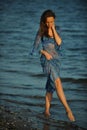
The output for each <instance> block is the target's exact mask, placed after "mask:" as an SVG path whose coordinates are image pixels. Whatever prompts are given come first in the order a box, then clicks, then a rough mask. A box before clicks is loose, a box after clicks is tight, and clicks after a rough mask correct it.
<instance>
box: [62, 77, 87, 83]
mask: <svg viewBox="0 0 87 130" xmlns="http://www.w3.org/2000/svg"><path fill="white" fill-rule="evenodd" d="M62 81H63V82H72V83H77V84H80V83H82V84H87V79H86V78H84V79H82V78H79V79H74V78H62Z"/></svg>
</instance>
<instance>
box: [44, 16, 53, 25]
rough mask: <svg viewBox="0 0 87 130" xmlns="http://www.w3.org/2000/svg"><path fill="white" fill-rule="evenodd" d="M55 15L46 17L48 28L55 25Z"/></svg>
mask: <svg viewBox="0 0 87 130" xmlns="http://www.w3.org/2000/svg"><path fill="white" fill-rule="evenodd" d="M54 20H55V19H54V17H47V19H46V23H45V24H46V26H47V27H48V28H51V27H52V26H53V25H54Z"/></svg>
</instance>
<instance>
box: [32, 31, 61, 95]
mask: <svg viewBox="0 0 87 130" xmlns="http://www.w3.org/2000/svg"><path fill="white" fill-rule="evenodd" d="M40 43H41V47H42V49H43V50H45V51H47V52H48V53H49V54H51V55H52V59H51V60H47V59H46V57H45V56H44V55H43V54H42V55H41V56H40V61H41V66H42V69H43V72H44V73H45V74H46V76H47V82H46V91H47V92H50V93H53V92H54V91H55V80H56V79H57V78H58V77H59V76H60V60H59V59H60V53H59V52H60V46H58V44H57V43H56V42H55V39H54V38H51V37H45V36H44V37H43V38H41V36H40V35H39V33H38V32H37V34H36V38H35V41H34V44H33V49H32V51H31V54H32V55H34V54H35V53H37V51H38V52H39V49H38V48H39V45H40Z"/></svg>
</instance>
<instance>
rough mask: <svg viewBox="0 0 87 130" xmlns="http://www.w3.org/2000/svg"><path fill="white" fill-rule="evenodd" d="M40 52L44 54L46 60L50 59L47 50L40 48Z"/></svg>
mask: <svg viewBox="0 0 87 130" xmlns="http://www.w3.org/2000/svg"><path fill="white" fill-rule="evenodd" d="M40 52H41V54H43V55H45V57H46V59H47V60H51V59H52V56H51V55H50V54H49V53H48V52H47V51H45V50H41V51H40Z"/></svg>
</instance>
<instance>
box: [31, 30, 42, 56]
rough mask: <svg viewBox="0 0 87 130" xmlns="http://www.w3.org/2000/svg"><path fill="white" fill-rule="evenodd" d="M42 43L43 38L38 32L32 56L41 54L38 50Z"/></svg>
mask: <svg viewBox="0 0 87 130" xmlns="http://www.w3.org/2000/svg"><path fill="white" fill-rule="evenodd" d="M40 41H41V36H40V34H39V31H38V32H37V34H36V37H35V40H34V44H33V48H32V50H31V53H30V54H31V55H36V53H37V52H39V50H38V48H39V44H40Z"/></svg>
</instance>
